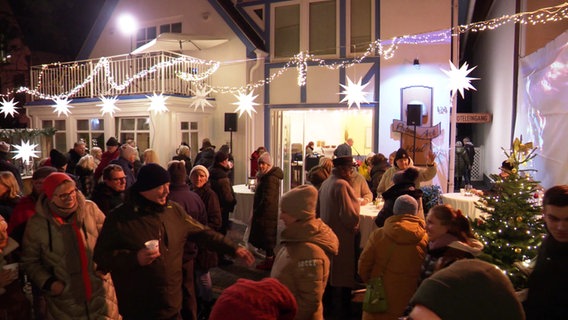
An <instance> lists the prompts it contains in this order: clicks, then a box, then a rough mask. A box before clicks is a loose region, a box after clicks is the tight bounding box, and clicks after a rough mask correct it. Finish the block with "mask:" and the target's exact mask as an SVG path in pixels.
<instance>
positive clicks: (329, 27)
mask: <svg viewBox="0 0 568 320" xmlns="http://www.w3.org/2000/svg"><path fill="white" fill-rule="evenodd" d="M337 3H338V2H337V0H309V1H291V3H290V2H285V3H283V4H275V5H274V7H273V9H272V21H273V28H272V30H273V33H272V40H273V41H272V46H273V48H272V50H271V51H272V53H273V58H276V59H278V58H289V57H292V56H293V55H295V54H297V53H299V52H300V51H305V50H307V51H309V52H310V53H311V54H315V55H320V56H321V55H328V56H329V55H337V53H338V45H337V41H338V36H337V31H338V27H337V26H338V23H337V21H338V15H337ZM303 26H307V27H305V28H304V27H303Z"/></svg>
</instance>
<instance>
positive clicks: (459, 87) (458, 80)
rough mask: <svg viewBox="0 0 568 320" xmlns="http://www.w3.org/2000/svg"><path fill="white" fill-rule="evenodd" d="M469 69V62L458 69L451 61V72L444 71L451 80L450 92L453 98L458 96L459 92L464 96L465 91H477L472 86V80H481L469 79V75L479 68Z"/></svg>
mask: <svg viewBox="0 0 568 320" xmlns="http://www.w3.org/2000/svg"><path fill="white" fill-rule="evenodd" d="M467 67H469V65H468V64H467V62H464V64H463V65H462V66H461V68H459V69H458V68H456V66H455V65H454V64H453V63H452V61H450V70H449V71H448V70H444V69H442V71H443V72H444V73H445V74H446V75H447V76H448V77H449V78H450V90H451V93H452V98H453V97H454V96H455V95H456V93H457V91H459V92H460V95H461V96H462V98H463V97H464V96H463V91H464V90H469V89H473V90H476V89H475V88H474V87H473V86H472V85H471V80H479V78H472V77H468V76H467V75H468V74H469V73H470V72H472V71H473V70H474V69H475V68H477V66H475V67H473V68H471V69H468V68H467Z"/></svg>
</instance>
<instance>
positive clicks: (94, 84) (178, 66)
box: [31, 51, 211, 98]
mask: <svg viewBox="0 0 568 320" xmlns="http://www.w3.org/2000/svg"><path fill="white" fill-rule="evenodd" d="M209 68H211V66H209V65H206V64H203V63H199V62H198V61H196V59H194V58H191V57H189V56H185V55H181V54H178V53H174V52H169V51H160V52H151V53H143V54H138V55H128V54H127V55H119V56H112V57H108V58H105V59H91V60H82V61H72V62H65V63H58V64H50V65H42V66H34V67H32V70H31V81H32V83H31V84H32V88H33V89H36V90H37V92H39V93H41V94H43V95H44V96H59V95H68V96H69V94H70V93H72V94H71V97H72V98H96V97H100V96H102V95H104V96H115V95H136V94H151V93H153V92H155V93H163V94H176V95H182V96H192V93H191V90H194V89H195V86H196V85H203V84H205V85H211V83H210V79H211V77H207V78H206V79H204V80H201V81H200V82H199V83H195V82H192V81H185V80H182V79H181V78H180V77H178V76H177V74H178V73H180V72H184V73H190V74H201V73H206V71H207V69H209ZM150 71H151V72H150ZM112 82H114V83H115V84H118V87H117V86H116V85H114V86H113V84H112Z"/></svg>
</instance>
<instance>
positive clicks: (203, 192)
mask: <svg viewBox="0 0 568 320" xmlns="http://www.w3.org/2000/svg"><path fill="white" fill-rule="evenodd" d="M190 188H191V190H192V191H193V192H195V193H197V195H199V197H200V198H201V200H202V201H203V203H204V204H205V210H206V211H207V226H208V227H209V228H211V229H213V230H215V231H217V232H219V231H220V229H221V207H220V206H219V198H218V197H217V194H216V193H215V191H213V190H212V189H211V187H210V185H209V182H208V183H206V184H205V185H204V186H203V187H201V188H195V187H193V186H190ZM195 260H196V264H195V267H196V268H198V269H199V270H201V271H207V270H209V268H213V267H216V266H217V264H218V255H217V253H216V252H213V251H211V250H209V249H207V248H199V251H198V253H197V258H196V259H195Z"/></svg>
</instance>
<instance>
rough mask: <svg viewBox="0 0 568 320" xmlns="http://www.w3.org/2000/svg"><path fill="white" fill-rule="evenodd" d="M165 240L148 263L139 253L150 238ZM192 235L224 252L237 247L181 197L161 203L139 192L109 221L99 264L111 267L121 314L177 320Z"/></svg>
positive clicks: (99, 243) (100, 245) (96, 256)
mask: <svg viewBox="0 0 568 320" xmlns="http://www.w3.org/2000/svg"><path fill="white" fill-rule="evenodd" d="M151 239H159V240H160V253H161V256H160V257H159V258H158V259H156V260H155V261H154V262H152V263H151V264H150V265H147V266H140V265H139V264H138V261H137V258H136V255H137V253H138V251H139V250H140V249H143V248H144V242H146V241H148V240H151ZM188 239H190V240H193V241H196V242H197V243H199V244H203V245H205V246H208V247H209V248H212V249H215V250H218V251H220V252H222V253H226V254H230V255H232V256H234V255H235V252H236V249H237V247H236V246H235V245H234V244H233V243H231V242H230V241H229V240H228V239H225V238H224V237H223V236H222V235H221V234H219V233H217V232H215V231H213V230H211V229H210V228H208V227H206V226H203V225H202V224H200V223H199V222H197V221H195V220H194V219H193V218H191V217H190V216H189V215H187V214H186V213H185V211H184V209H183V208H182V207H181V206H180V205H179V204H177V203H175V202H170V201H168V203H167V204H166V205H165V206H161V205H159V204H156V203H154V202H151V201H148V200H146V199H145V198H143V197H142V196H140V195H139V194H138V193H134V192H131V193H130V194H128V195H127V200H126V203H125V204H124V205H122V206H120V207H118V208H116V209H115V211H114V212H113V214H111V215H109V216H108V217H107V219H106V220H105V223H104V225H103V228H102V230H101V234H100V235H99V239H98V241H97V245H96V247H95V254H94V259H95V261H96V263H97V264H98V268H99V269H100V270H101V271H103V272H110V273H111V275H112V278H113V280H114V283H115V288H116V293H117V296H118V301H119V302H118V305H119V310H120V313H121V314H122V315H123V316H124V317H125V318H127V319H152V320H154V319H155V320H158V319H173V318H174V317H175V316H176V315H177V314H178V312H179V311H180V309H181V303H182V290H181V283H182V256H183V249H184V244H185V242H186V241H187V240H188Z"/></svg>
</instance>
